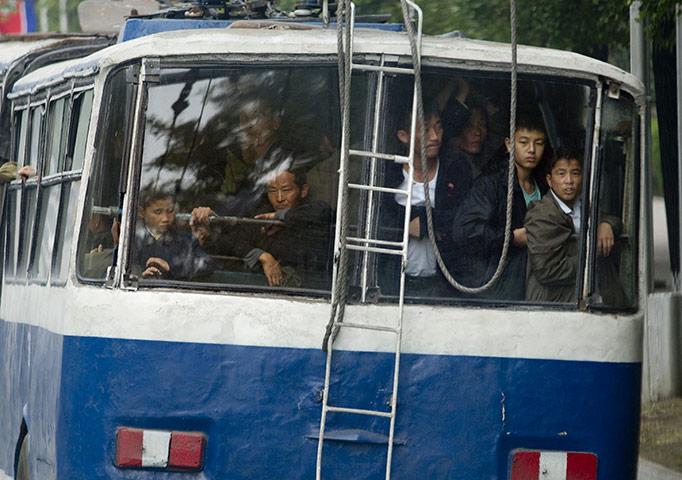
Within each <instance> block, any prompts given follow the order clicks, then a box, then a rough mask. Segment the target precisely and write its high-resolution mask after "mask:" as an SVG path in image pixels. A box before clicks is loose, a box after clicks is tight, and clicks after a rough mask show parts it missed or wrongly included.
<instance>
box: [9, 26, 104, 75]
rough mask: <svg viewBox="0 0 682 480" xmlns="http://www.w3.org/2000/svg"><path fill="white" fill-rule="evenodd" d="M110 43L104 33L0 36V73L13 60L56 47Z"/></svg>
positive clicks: (67, 47) (13, 62)
mask: <svg viewBox="0 0 682 480" xmlns="http://www.w3.org/2000/svg"><path fill="white" fill-rule="evenodd" d="M108 43H112V38H111V37H107V36H104V35H79V34H25V35H4V36H0V74H2V73H5V72H6V71H7V69H9V68H10V67H11V66H12V65H13V64H15V62H17V61H19V60H21V59H23V58H27V57H30V56H38V55H41V54H43V53H46V52H51V51H54V50H57V49H69V48H72V47H78V46H84V45H90V44H92V45H97V44H99V45H101V46H104V45H105V44H108Z"/></svg>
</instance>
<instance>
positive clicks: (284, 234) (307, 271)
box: [234, 169, 332, 288]
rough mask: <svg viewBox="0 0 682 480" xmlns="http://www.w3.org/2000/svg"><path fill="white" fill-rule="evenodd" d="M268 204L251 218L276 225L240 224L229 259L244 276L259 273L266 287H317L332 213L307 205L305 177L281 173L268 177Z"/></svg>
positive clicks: (315, 204) (324, 205) (292, 172)
mask: <svg viewBox="0 0 682 480" xmlns="http://www.w3.org/2000/svg"><path fill="white" fill-rule="evenodd" d="M269 179H270V181H269V182H268V184H267V198H268V202H267V204H266V205H263V206H262V208H261V209H260V213H258V214H257V215H256V216H255V218H256V219H260V220H264V221H265V220H273V221H279V222H277V223H274V222H273V223H272V224H270V225H267V224H261V225H253V224H251V225H250V224H244V225H241V226H240V227H238V229H237V234H236V235H235V245H234V253H235V255H237V256H238V257H242V258H243V259H244V264H245V266H246V267H247V268H248V270H257V271H262V272H263V273H264V274H265V276H266V278H267V281H268V285H270V286H284V287H301V286H306V287H317V288H319V287H320V285H321V283H320V282H322V284H324V283H328V280H327V279H326V277H328V275H323V274H324V272H325V268H326V265H327V262H328V260H329V255H330V252H329V231H330V224H331V217H332V215H331V207H330V206H329V205H328V204H327V203H325V202H322V201H308V194H309V193H310V186H309V185H308V183H307V180H306V175H305V172H304V171H303V170H301V169H299V170H283V171H281V172H279V173H273V174H271V175H270V176H269Z"/></svg>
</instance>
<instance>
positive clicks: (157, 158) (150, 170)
mask: <svg viewBox="0 0 682 480" xmlns="http://www.w3.org/2000/svg"><path fill="white" fill-rule="evenodd" d="M423 83H424V92H423V95H424V112H425V115H424V123H425V135H426V136H425V137H424V139H421V138H420V137H421V134H420V133H419V132H418V133H417V135H416V142H417V144H416V145H415V150H416V152H417V153H416V156H417V157H416V158H415V171H416V173H415V174H414V176H413V178H412V179H409V178H408V173H407V169H406V168H403V165H401V164H397V163H393V162H386V161H372V160H371V159H369V158H365V157H358V156H356V157H352V158H351V159H350V160H349V170H348V172H349V173H348V175H349V177H348V181H349V182H350V183H368V182H374V184H375V185H380V186H385V187H387V188H390V189H393V190H391V192H386V193H381V194H375V195H370V194H368V192H366V191H353V192H352V193H351V194H350V200H349V202H348V204H347V205H348V206H347V208H348V210H349V211H348V222H349V223H348V232H349V235H350V236H353V237H366V238H377V239H380V240H382V241H386V242H393V241H396V240H398V239H400V238H402V232H403V225H404V223H405V222H404V205H405V202H406V198H407V197H406V196H404V195H402V196H401V194H399V193H396V192H397V191H398V190H405V189H408V188H412V200H411V202H412V203H411V217H410V222H409V239H410V240H409V247H408V257H407V258H408V261H407V265H406V268H405V297H406V299H407V301H409V302H426V303H431V302H434V301H437V302H440V303H442V302H451V303H461V302H466V303H470V302H484V303H489V302H493V303H495V302H500V301H504V302H505V303H509V302H512V303H513V302H518V303H526V302H531V303H558V304H565V305H566V306H571V307H572V308H575V307H576V306H578V304H579V302H580V301H581V300H587V301H588V302H589V303H590V304H592V305H595V306H596V305H599V306H606V307H616V308H620V307H631V306H633V305H634V302H635V297H636V296H635V293H636V291H635V277H634V271H635V269H634V258H635V253H634V252H635V251H636V248H635V245H634V241H635V239H636V235H635V232H633V228H634V224H635V214H634V212H635V210H636V208H635V202H636V192H635V191H634V190H633V189H634V185H636V179H635V176H636V170H637V169H636V168H635V165H634V162H635V158H636V154H634V153H633V148H634V145H633V139H636V135H635V132H634V128H636V127H635V124H636V122H634V119H636V115H635V109H634V106H633V104H632V102H629V101H628V100H627V99H624V98H621V100H620V101H615V100H612V99H610V98H608V99H607V100H604V101H603V102H604V104H605V107H604V111H605V113H604V115H605V117H604V122H605V125H604V127H605V128H603V129H602V133H601V137H598V142H599V148H598V149H594V148H593V147H594V146H595V145H594V141H595V135H594V132H595V121H596V120H597V121H602V119H601V118H599V114H598V113H597V112H599V111H600V110H599V109H598V108H597V107H598V103H599V102H600V96H599V95H598V89H597V88H595V85H594V84H588V83H586V82H578V81H567V80H561V81H559V80H556V79H549V78H544V77H543V78H539V77H530V76H526V77H521V79H520V82H519V93H518V114H517V136H516V143H515V150H516V152H517V156H516V157H515V159H514V160H515V163H514V168H515V172H514V174H515V175H514V179H515V180H514V181H515V191H514V195H513V203H512V207H513V208H512V217H511V231H512V239H511V242H510V248H509V252H508V254H507V256H506V259H505V268H504V269H503V271H502V274H501V276H499V278H498V279H497V281H496V282H495V284H494V285H492V287H490V288H488V289H487V290H485V291H482V292H476V293H463V292H461V291H459V290H458V289H456V288H454V287H452V286H451V285H450V284H449V283H448V281H447V280H446V278H445V276H444V275H443V274H442V273H441V271H440V268H439V266H438V265H437V263H436V257H435V255H434V253H433V247H432V244H431V241H430V240H429V235H428V230H427V226H426V216H425V210H426V199H425V195H424V186H423V175H422V170H421V169H422V165H426V169H427V175H429V197H430V201H429V203H430V205H431V207H432V212H433V222H434V240H435V244H436V245H437V246H438V249H439V251H440V254H441V256H442V259H443V262H444V265H445V266H446V267H447V269H448V271H449V273H450V274H451V276H452V277H454V279H455V280H457V281H458V282H459V283H461V284H463V285H465V286H467V287H479V286H481V285H484V284H486V283H487V282H488V280H489V279H490V278H491V277H492V276H493V273H494V272H495V270H496V268H497V265H498V263H499V261H500V255H501V251H502V246H503V240H504V228H505V220H506V216H505V211H506V185H507V183H506V182H507V176H508V171H509V170H508V168H509V167H508V165H509V149H510V145H511V142H510V140H509V138H508V136H509V104H510V98H509V78H508V75H504V74H493V73H478V74H472V73H470V72H453V71H452V70H448V71H446V70H441V69H425V73H424V81H423ZM378 85H381V87H380V88H381V89H382V91H381V92H377V88H379V87H378ZM109 88H110V89H115V90H116V89H117V90H119V91H120V92H121V94H120V95H118V96H109V97H105V98H112V99H114V100H113V101H110V105H107V106H105V108H104V112H105V113H104V115H109V116H112V118H115V117H116V116H117V115H118V116H119V117H121V119H119V120H118V121H113V120H106V123H107V124H108V125H112V128H111V131H110V132H107V133H104V134H103V135H101V136H100V138H99V140H98V141H99V143H100V146H99V148H97V152H98V156H99V158H98V159H96V161H95V167H94V171H93V178H92V179H91V181H90V185H91V187H92V186H93V185H99V187H98V188H97V189H96V190H95V189H93V188H89V193H88V195H89V198H90V202H88V207H87V208H90V209H91V211H90V212H86V215H85V216H84V224H83V227H82V231H83V234H82V235H81V246H80V248H79V252H80V255H79V266H80V267H79V275H80V276H81V278H82V279H84V280H86V281H101V280H103V278H104V269H102V268H101V267H102V265H106V264H110V263H111V262H110V260H111V259H112V255H111V254H109V256H108V257H107V258H106V260H105V262H104V263H103V264H102V265H100V266H99V268H94V267H93V268H90V267H91V266H92V265H93V263H92V261H91V258H90V256H91V255H92V252H93V251H94V250H96V249H98V247H99V244H98V240H97V239H96V238H97V232H93V228H92V225H93V219H95V220H98V221H99V220H102V218H105V217H107V215H110V216H111V217H113V216H116V215H117V214H118V210H117V209H114V208H110V209H109V210H106V209H105V210H102V209H101V208H100V209H99V210H98V209H97V208H96V207H97V206H106V207H108V206H111V205H119V201H120V198H117V197H119V192H122V191H123V190H124V189H122V185H121V184H116V185H112V182H113V183H115V182H116V181H118V182H122V181H123V179H125V175H124V174H121V175H118V174H116V175H114V174H112V172H113V171H124V170H125V167H124V166H125V163H126V161H125V158H127V157H126V152H127V151H128V149H130V141H129V140H126V138H129V136H130V131H131V130H132V126H131V125H130V121H124V120H123V118H122V117H123V116H124V111H125V107H124V106H123V105H124V104H126V103H127V104H130V105H132V98H133V97H134V95H135V89H134V88H133V84H132V83H129V82H128V81H127V80H126V76H125V74H124V72H123V71H122V72H121V74H119V75H118V76H114V77H112V79H111V80H110V81H109ZM146 91H147V96H146V103H147V105H146V116H145V121H144V129H143V130H144V131H143V132H142V142H141V144H142V148H141V149H139V150H140V151H141V158H140V159H139V161H138V163H137V165H138V166H137V169H136V171H135V172H133V174H135V175H139V182H138V183H137V184H138V185H139V189H138V190H137V191H136V192H132V193H134V194H135V195H136V201H135V209H136V210H135V214H134V225H131V228H130V231H131V238H130V241H129V248H130V255H129V256H128V259H129V262H128V265H125V266H123V268H126V269H127V271H128V272H129V274H130V275H132V276H133V277H134V278H136V279H137V281H138V282H139V285H140V286H149V287H153V286H157V285H166V286H168V285H169V282H170V284H175V283H177V282H179V283H181V284H183V285H186V284H191V285H192V286H194V287H196V288H218V289H224V290H242V291H244V290H254V289H256V290H260V291H262V290H264V289H265V290H270V291H281V292H290V293H291V292H294V293H295V292H300V293H305V294H307V295H310V294H313V295H315V294H316V293H315V292H317V294H321V295H326V294H328V292H329V290H330V288H331V284H332V267H333V246H334V236H335V229H336V217H337V216H338V215H339V212H338V211H337V196H338V194H337V192H338V181H339V180H338V169H339V148H340V143H341V142H340V136H341V125H340V113H339V111H340V105H339V97H338V82H337V72H336V68H335V66H332V67H330V66H324V65H319V66H310V65H306V66H304V67H301V66H289V67H271V68H264V67H259V68H254V67H246V66H238V67H237V66H235V67H229V68H228V67H222V68H217V67H211V68H200V67H192V68H177V67H174V68H161V70H160V75H159V76H158V81H156V80H154V82H153V83H152V82H149V83H148V84H147V90H146ZM378 93H380V94H381V95H380V96H379V98H380V101H379V102H377V94H378ZM123 99H126V100H125V101H123ZM350 102H351V129H350V130H351V131H350V143H351V149H358V150H370V149H371V148H374V147H375V148H377V149H378V151H381V152H385V153H389V154H404V153H406V152H408V151H409V147H410V142H411V137H410V133H411V132H410V127H411V118H412V116H411V113H412V112H411V106H412V81H411V79H406V78H401V77H388V78H386V79H385V81H384V82H381V83H378V82H377V81H376V77H375V76H374V74H368V73H362V74H354V77H353V83H352V92H351V100H350ZM613 102H616V103H615V104H613V106H612V103H613ZM375 114H377V115H378V118H379V120H378V122H377V124H376V128H375V127H374V124H373V118H374V115H375ZM607 117H608V121H607ZM117 132H118V133H117ZM422 140H423V143H424V147H425V148H424V152H425V153H426V158H425V159H424V161H423V162H422V159H421V149H420V148H419V147H420V146H421V141H422ZM595 151H596V152H597V153H598V155H597V156H596V157H595V156H594V155H593V152H595ZM103 152H109V153H108V154H105V153H103ZM557 155H559V156H562V155H563V157H564V158H563V159H564V160H570V161H571V162H573V163H570V164H571V165H577V168H579V169H580V174H581V178H580V179H579V184H572V185H573V186H572V187H570V188H568V190H566V191H568V192H569V193H568V197H567V199H566V201H565V202H564V203H563V207H565V209H564V210H563V215H565V217H561V222H563V223H561V222H559V223H561V228H564V231H565V233H561V235H560V234H558V233H557V234H556V235H555V229H552V228H549V229H547V227H546V225H544V224H543V225H544V226H541V229H540V230H536V229H535V227H536V222H531V223H532V224H531V226H530V227H529V231H528V236H527V235H526V224H525V222H526V214H527V212H528V211H529V210H530V209H532V208H531V207H530V205H531V203H532V202H537V203H539V202H540V199H541V198H543V197H544V196H546V195H552V192H555V193H557V192H558V193H559V195H558V197H557V196H556V195H555V197H557V198H559V197H561V198H563V197H562V195H564V193H562V192H563V191H564V190H562V188H563V187H561V186H559V184H558V183H557V182H558V180H554V181H552V180H553V178H555V177H553V176H552V175H551V174H552V166H553V165H555V164H556V161H553V160H552V159H553V158H554V157H555V156H557ZM107 162H108V163H111V164H112V167H110V168H104V167H103V165H105V164H106V163H107ZM112 168H113V170H112ZM595 169H596V170H595ZM104 172H108V173H106V175H107V178H106V181H105V180H104V177H103V175H105V173H104ZM593 172H594V173H593ZM548 174H549V175H548ZM556 178H558V177H556ZM104 184H108V186H107V187H106V188H103V187H102V185H104ZM104 196H106V197H108V198H104ZM561 198H559V199H561ZM563 207H562V208H563ZM131 218H132V216H131ZM540 218H541V220H542V221H544V220H545V216H542V215H541V216H540ZM567 219H568V220H567ZM531 220H532V216H531ZM542 221H541V222H540V223H542ZM95 223H97V222H95ZM113 223H115V222H114V219H113V218H109V219H106V218H105V221H104V222H103V223H102V225H104V227H103V228H102V229H100V236H103V237H106V245H105V248H109V249H111V251H114V249H116V248H117V247H115V243H116V241H115V240H114V239H111V238H109V237H110V235H111V234H110V233H109V230H110V228H111V226H112V224H113ZM604 225H606V226H604ZM543 228H544V230H543ZM557 228H558V227H557ZM101 232H104V233H101ZM609 234H610V238H611V239H612V241H611V244H610V245H611V246H610V247H609V248H608V251H606V250H605V249H604V248H603V243H604V242H607V241H608V238H609ZM562 235H563V236H562ZM557 239H560V240H557ZM586 273H587V274H586ZM348 276H349V282H350V285H351V290H350V295H351V301H353V300H354V299H356V298H363V299H367V298H369V299H370V300H371V301H382V302H392V301H396V300H397V298H398V295H399V291H400V281H401V265H400V261H399V257H398V256H396V255H387V254H383V253H377V252H371V251H369V252H351V253H350V257H349V271H348ZM607 284H608V285H609V286H610V287H609V289H610V290H609V289H606V288H605V287H604V286H605V285H607ZM607 290H609V291H608V292H607ZM361 291H364V292H365V293H366V294H369V295H363V296H359V295H357V294H358V293H359V292H361Z"/></svg>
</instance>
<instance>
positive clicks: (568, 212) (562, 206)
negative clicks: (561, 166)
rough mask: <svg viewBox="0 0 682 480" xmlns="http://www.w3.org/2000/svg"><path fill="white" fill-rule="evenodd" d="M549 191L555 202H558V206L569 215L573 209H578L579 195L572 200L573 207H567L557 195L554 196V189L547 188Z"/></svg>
mask: <svg viewBox="0 0 682 480" xmlns="http://www.w3.org/2000/svg"><path fill="white" fill-rule="evenodd" d="M549 191H550V192H552V195H553V196H554V200H556V203H558V204H559V208H561V210H562V211H563V212H564V213H565V214H566V215H570V214H571V213H573V212H574V211H579V210H580V197H578V198H576V199H575V200H574V201H573V208H571V207H569V206H568V205H566V204H565V203H564V202H563V201H562V200H561V199H560V198H559V197H557V196H556V193H554V190H552V189H551V188H550V189H549Z"/></svg>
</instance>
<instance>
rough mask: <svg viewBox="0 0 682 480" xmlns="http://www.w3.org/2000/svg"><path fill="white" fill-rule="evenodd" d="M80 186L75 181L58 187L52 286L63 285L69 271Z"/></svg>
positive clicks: (78, 182)
mask: <svg viewBox="0 0 682 480" xmlns="http://www.w3.org/2000/svg"><path fill="white" fill-rule="evenodd" d="M80 184H81V182H80V181H75V182H67V183H63V184H61V185H60V187H61V199H60V202H59V219H58V222H57V236H56V239H55V247H54V256H53V259H52V274H51V276H50V283H52V284H53V285H55V284H57V285H62V284H64V283H65V282H66V277H67V274H68V271H69V260H70V259H71V248H72V242H73V232H74V226H75V225H74V222H75V221H76V212H77V206H78V205H77V204H78V189H79V188H80Z"/></svg>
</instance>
